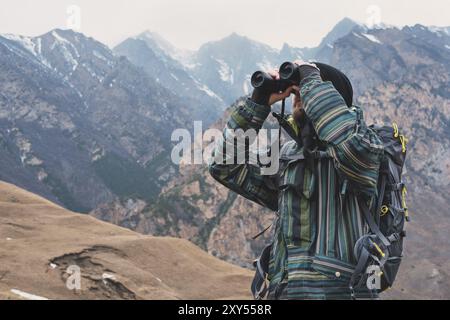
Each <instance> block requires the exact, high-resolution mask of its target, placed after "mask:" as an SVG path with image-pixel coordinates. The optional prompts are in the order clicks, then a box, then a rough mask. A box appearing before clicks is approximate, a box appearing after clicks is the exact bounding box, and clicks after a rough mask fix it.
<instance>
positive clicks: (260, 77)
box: [251, 71, 265, 88]
mask: <svg viewBox="0 0 450 320" xmlns="http://www.w3.org/2000/svg"><path fill="white" fill-rule="evenodd" d="M264 79H265V77H264V73H263V72H261V71H257V72H255V73H254V74H253V76H252V79H251V83H252V86H253V88H260V87H261V86H262V85H263V84H264Z"/></svg>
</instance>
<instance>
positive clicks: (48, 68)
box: [0, 30, 194, 212]
mask: <svg viewBox="0 0 450 320" xmlns="http://www.w3.org/2000/svg"><path fill="white" fill-rule="evenodd" d="M190 102H191V101H190V100H189V99H186V98H184V97H180V96H179V95H177V94H176V93H174V92H172V91H170V90H169V89H167V88H165V87H164V86H162V85H161V84H159V83H158V82H157V81H156V79H154V78H152V77H150V76H149V75H147V74H146V73H145V72H144V71H142V70H141V69H140V68H138V67H136V66H135V65H133V64H132V63H130V62H129V61H128V60H127V59H126V58H123V57H117V56H116V55H114V53H113V52H112V51H111V50H110V49H108V48H107V47H106V46H105V45H103V44H101V43H99V42H97V41H95V40H94V39H92V38H88V37H85V36H84V35H82V34H80V33H76V32H73V31H70V30H53V31H51V32H49V33H47V34H45V35H42V36H40V37H35V38H28V37H18V36H11V35H6V36H2V37H0V148H1V150H2V151H1V153H0V167H1V168H2V170H1V171H0V179H3V180H4V181H8V182H11V183H16V184H17V185H19V186H20V187H23V188H26V189H27V190H30V191H32V192H35V193H37V194H40V195H43V196H45V197H47V198H49V199H51V200H53V201H55V202H58V203H60V204H63V205H64V206H65V207H67V208H70V209H72V210H76V211H81V212H87V211H90V210H92V209H95V208H96V207H97V206H99V205H101V204H104V203H109V202H111V201H116V199H121V198H125V199H126V198H128V197H131V196H133V197H136V198H139V199H147V201H148V199H153V198H155V197H156V196H157V194H158V193H159V190H160V188H161V186H162V185H163V184H164V183H165V182H164V180H167V179H168V178H169V176H170V175H171V174H174V173H175V171H176V168H175V167H174V166H172V165H171V162H170V161H169V160H170V149H171V142H170V137H171V134H172V131H173V130H174V129H176V128H188V129H189V128H191V127H192V125H193V120H194V118H193V117H192V112H191V111H190V108H191V104H190ZM155 177H158V178H155Z"/></svg>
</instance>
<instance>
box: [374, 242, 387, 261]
mask: <svg viewBox="0 0 450 320" xmlns="http://www.w3.org/2000/svg"><path fill="white" fill-rule="evenodd" d="M372 243H373V245H374V246H375V249H377V251H378V253H379V254H381V256H382V257H383V258H384V256H385V254H384V252H383V250H381V249H380V247H379V246H378V245H377V244H376V243H375V242H372Z"/></svg>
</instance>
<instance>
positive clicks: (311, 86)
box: [209, 75, 383, 299]
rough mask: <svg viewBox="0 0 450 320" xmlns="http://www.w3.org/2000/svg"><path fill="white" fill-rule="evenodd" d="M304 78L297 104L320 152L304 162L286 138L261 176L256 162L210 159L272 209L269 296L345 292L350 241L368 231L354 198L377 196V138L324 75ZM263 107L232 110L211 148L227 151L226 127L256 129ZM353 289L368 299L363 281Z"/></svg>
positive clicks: (239, 188)
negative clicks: (270, 169)
mask: <svg viewBox="0 0 450 320" xmlns="http://www.w3.org/2000/svg"><path fill="white" fill-rule="evenodd" d="M303 83H304V84H303V85H302V87H301V91H300V95H301V99H302V102H303V108H304V111H305V112H306V115H307V116H308V118H309V119H310V121H311V123H312V125H313V127H314V131H315V132H316V134H317V137H318V139H319V140H320V141H321V144H323V146H324V151H325V154H326V156H325V157H323V158H318V159H316V160H314V162H313V164H312V165H307V164H306V160H305V159H304V158H303V157H302V156H301V155H302V154H303V150H302V147H301V146H299V145H298V144H297V143H296V142H295V141H289V142H288V143H286V144H285V145H284V146H283V147H282V148H281V152H280V166H279V167H280V170H279V171H278V174H276V175H274V176H265V175H261V173H260V170H261V169H260V168H259V167H258V166H254V165H250V164H218V163H216V162H215V161H214V160H212V162H211V163H210V166H209V169H210V173H211V174H212V176H213V177H214V178H215V179H216V180H218V181H219V182H220V183H222V184H224V185H225V186H227V187H228V188H230V189H231V190H233V191H235V192H237V193H239V194H240V195H242V196H244V197H246V198H248V199H250V200H252V201H255V202H257V203H259V204H261V205H263V206H265V207H268V208H270V209H272V210H274V211H277V212H278V214H277V217H278V218H277V220H276V223H275V224H274V244H273V246H272V251H271V255H270V264H269V274H268V279H269V298H270V299H341V298H342V299H346V298H350V297H351V295H350V289H349V280H350V276H351V274H352V272H353V270H354V268H355V265H356V260H355V257H354V255H353V247H354V244H355V242H356V240H357V239H358V238H359V237H360V236H361V235H362V234H363V233H365V232H366V231H367V226H366V224H365V222H364V221H363V216H362V212H361V213H360V210H359V207H358V199H359V198H360V197H361V198H362V200H363V201H366V202H367V203H368V205H369V206H370V205H371V203H372V202H373V201H376V197H377V194H376V193H377V192H376V190H377V179H378V171H379V166H380V161H381V155H382V153H383V145H382V142H381V140H380V139H379V137H378V136H377V135H376V133H375V132H374V131H372V130H371V129H370V128H368V127H367V126H366V124H365V123H364V120H363V116H362V111H361V109H360V108H358V107H353V108H348V107H347V106H346V104H345V101H344V100H343V98H342V97H341V95H340V94H339V93H338V92H337V91H336V90H335V88H334V87H333V85H332V84H331V82H323V81H322V80H321V79H320V76H317V75H312V76H311V77H310V78H308V79H306V81H304V82H303ZM269 113H270V107H268V106H263V105H258V104H255V103H254V102H252V101H251V100H250V99H248V100H247V101H246V102H245V103H244V104H243V105H241V106H239V107H238V108H237V109H236V110H234V112H233V113H232V114H231V117H230V119H229V121H228V123H227V126H226V128H225V129H224V132H223V137H222V140H221V141H220V142H218V144H217V146H216V149H215V151H214V154H213V155H214V156H217V155H218V154H220V153H223V156H224V157H226V154H225V153H224V150H225V147H226V144H227V143H229V142H227V141H229V140H227V139H226V138H227V135H230V134H232V133H231V132H232V130H231V129H243V130H244V131H245V130H248V129H251V128H252V129H256V130H259V129H260V128H261V127H262V125H263V123H264V121H265V119H266V118H267V116H268V115H269ZM300 130H301V128H300ZM296 131H298V130H296ZM234 143H236V142H234ZM213 158H214V157H213ZM355 295H356V297H357V298H358V297H359V298H371V297H374V295H376V293H374V292H370V291H369V290H368V289H364V288H363V289H359V290H358V291H356V292H355ZM375 297H376V296H375Z"/></svg>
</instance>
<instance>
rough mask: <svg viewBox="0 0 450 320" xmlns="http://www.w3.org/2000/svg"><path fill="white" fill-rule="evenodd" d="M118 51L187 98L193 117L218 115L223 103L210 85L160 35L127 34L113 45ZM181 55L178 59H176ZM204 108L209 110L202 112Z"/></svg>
mask: <svg viewBox="0 0 450 320" xmlns="http://www.w3.org/2000/svg"><path fill="white" fill-rule="evenodd" d="M114 52H115V53H116V54H117V55H122V56H126V57H127V58H128V59H129V60H130V61H131V62H132V63H133V64H135V65H136V66H138V67H140V68H142V69H143V70H144V71H145V72H146V73H147V74H148V75H149V76H151V77H153V78H155V79H156V81H157V82H158V83H160V84H161V85H163V86H164V87H166V88H168V89H169V90H171V91H173V92H176V93H177V94H178V95H180V96H182V97H184V98H185V99H188V100H190V105H191V110H190V112H192V114H193V117H194V118H195V119H196V120H202V121H204V122H205V125H209V124H210V123H212V122H213V121H215V120H216V119H217V117H219V116H220V114H221V113H222V112H223V110H224V108H225V106H226V103H225V102H224V101H223V100H222V98H221V97H219V96H218V95H217V94H215V93H214V92H213V91H211V89H210V88H209V87H208V86H207V85H205V84H204V83H202V82H200V81H199V80H198V79H196V78H195V76H194V75H193V74H192V72H190V70H188V69H187V68H186V67H185V66H184V63H185V62H186V61H187V60H186V59H185V58H183V57H186V55H185V54H183V53H181V51H179V50H177V49H176V48H175V47H174V46H172V45H171V44H170V43H169V42H167V41H165V40H164V39H162V38H161V37H160V36H159V35H157V34H155V33H150V32H144V33H142V34H140V35H138V36H137V37H134V38H128V39H126V40H125V41H123V42H122V43H120V44H119V45H117V46H116V47H115V48H114ZM175 58H177V59H180V60H176V59H175ZM205 110H208V112H206V113H205Z"/></svg>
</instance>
